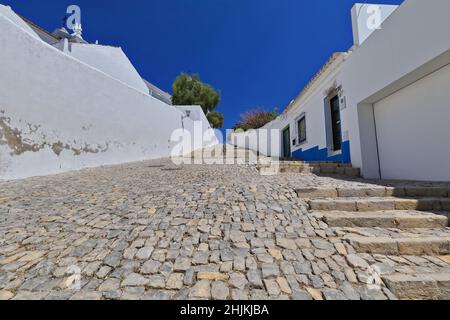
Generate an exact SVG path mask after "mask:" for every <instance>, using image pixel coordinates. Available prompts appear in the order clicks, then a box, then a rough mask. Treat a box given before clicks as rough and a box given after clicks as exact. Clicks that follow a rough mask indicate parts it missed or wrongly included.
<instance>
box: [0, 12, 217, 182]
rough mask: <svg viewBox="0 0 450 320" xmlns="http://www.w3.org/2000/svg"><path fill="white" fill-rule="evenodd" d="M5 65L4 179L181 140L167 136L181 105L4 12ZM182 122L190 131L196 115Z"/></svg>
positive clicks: (119, 158)
mask: <svg viewBox="0 0 450 320" xmlns="http://www.w3.org/2000/svg"><path fill="white" fill-rule="evenodd" d="M0 70H1V73H0V179H17V178H24V177H29V176H36V175H46V174H52V173H58V172H64V171H68V170H75V169H81V168H84V167H94V166H99V165H107V164H118V163H123V162H129V161H138V160H144V159H152V158H161V157H167V156H169V155H170V152H171V150H172V148H173V147H174V146H175V145H176V144H178V143H177V142H176V141H175V142H171V141H170V138H171V135H172V133H173V131H174V130H177V129H181V127H182V122H181V121H182V116H183V113H182V112H181V111H179V110H178V109H176V108H175V107H172V106H169V105H166V104H164V103H163V102H161V101H159V100H157V99H155V98H153V97H151V96H149V95H148V94H145V93H142V92H140V91H138V90H136V89H135V88H132V87H130V86H128V85H126V84H125V83H124V82H122V81H119V80H117V79H115V78H113V77H111V76H109V75H107V74H105V73H103V72H101V71H99V70H97V69H95V68H93V67H91V66H89V65H87V64H85V63H82V62H80V61H78V60H76V59H74V58H73V57H70V56H69V55H67V54H64V53H63V52H61V51H60V50H58V49H56V48H54V47H52V46H50V45H47V44H46V43H44V42H42V41H41V40H40V39H37V38H36V37H35V36H33V35H32V34H30V33H28V32H27V31H26V30H25V29H24V28H23V27H22V26H20V25H17V24H15V23H14V22H13V21H11V20H10V19H8V18H7V17H6V16H5V15H4V14H1V13H0ZM203 121H204V120H203ZM184 126H185V129H186V130H192V131H193V130H194V121H192V120H191V119H184ZM203 126H204V124H202V125H201V126H200V127H203ZM216 142H217V141H215V142H214V141H213V142H212V143H211V142H209V143H208V144H207V145H211V144H214V143H216ZM185 151H186V152H188V150H185Z"/></svg>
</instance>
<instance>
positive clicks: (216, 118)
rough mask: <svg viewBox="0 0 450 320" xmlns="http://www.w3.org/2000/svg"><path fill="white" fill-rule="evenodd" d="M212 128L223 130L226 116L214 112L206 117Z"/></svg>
mask: <svg viewBox="0 0 450 320" xmlns="http://www.w3.org/2000/svg"><path fill="white" fill-rule="evenodd" d="M206 118H208V121H209V123H210V124H211V127H213V128H215V129H218V128H223V121H224V116H223V114H221V113H220V112H217V111H212V112H210V113H208V114H207V115H206Z"/></svg>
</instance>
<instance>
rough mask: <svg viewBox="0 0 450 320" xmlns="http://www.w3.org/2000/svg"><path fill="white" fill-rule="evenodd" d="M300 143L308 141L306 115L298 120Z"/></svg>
mask: <svg viewBox="0 0 450 320" xmlns="http://www.w3.org/2000/svg"><path fill="white" fill-rule="evenodd" d="M297 130H298V143H299V144H301V143H303V142H305V141H306V117H305V116H304V115H303V116H302V117H301V118H300V119H299V120H298V122H297Z"/></svg>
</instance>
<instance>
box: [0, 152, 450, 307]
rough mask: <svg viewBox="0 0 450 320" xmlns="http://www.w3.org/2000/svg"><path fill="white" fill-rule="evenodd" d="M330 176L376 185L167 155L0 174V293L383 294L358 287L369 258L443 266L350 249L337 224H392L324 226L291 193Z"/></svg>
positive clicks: (392, 265) (384, 294)
mask: <svg viewBox="0 0 450 320" xmlns="http://www.w3.org/2000/svg"><path fill="white" fill-rule="evenodd" d="M341 186H346V187H348V186H352V187H358V188H364V187H366V188H368V187H370V188H374V187H377V186H376V185H374V184H371V183H369V182H363V181H360V180H358V179H350V178H349V179H346V180H340V179H338V178H331V177H319V176H316V175H313V174H300V173H283V174H278V175H272V176H262V175H260V174H259V172H258V171H257V169H256V168H255V167H254V166H251V165H182V166H175V165H173V164H171V163H170V161H169V160H155V161H145V162H139V163H132V164H126V165H119V166H110V167H102V168H96V169H87V170H83V171H80V172H71V173H65V174H60V175H55V176H48V177H37V178H31V179H26V180H21V181H12V182H3V183H0V299H301V300H303V299H330V300H335V299H356V300H359V299H364V300H368V299H395V298H396V296H395V295H394V293H393V292H391V291H390V290H389V289H388V288H387V287H386V286H385V285H384V284H383V283H381V285H380V286H379V287H376V286H375V287H373V286H369V285H368V283H372V279H371V277H372V276H373V275H372V274H371V273H370V270H371V268H370V267H371V266H374V265H376V266H377V268H378V269H381V270H382V271H386V270H387V271H392V272H394V271H399V270H401V271H402V272H403V273H413V272H416V271H417V270H421V272H424V271H427V272H428V271H429V272H434V271H435V270H440V272H442V270H445V271H446V272H450V265H449V264H448V263H447V262H445V260H444V259H439V258H438V257H436V256H431V255H424V254H421V255H420V256H418V255H414V254H409V255H402V254H398V255H396V254H392V255H385V254H379V253H357V251H356V250H355V248H354V246H353V245H352V244H351V242H349V241H346V240H345V238H346V236H347V235H348V234H349V233H351V234H356V235H360V236H361V235H365V236H367V235H371V234H373V235H376V236H380V234H383V235H385V236H390V237H393V234H395V233H400V232H401V231H399V230H398V229H395V228H385V229H382V228H359V229H357V228H351V227H346V226H343V227H330V226H328V225H327V224H326V223H325V222H324V220H323V219H322V218H321V217H320V216H319V215H317V214H315V213H314V212H311V211H309V210H308V205H307V203H306V202H305V201H304V199H302V198H301V197H299V196H298V195H297V192H296V190H297V189H299V188H311V187H314V188H318V187H333V188H338V187H341ZM402 232H403V231H402ZM408 232H409V233H414V232H416V231H415V229H411V230H410V231H408ZM424 232H425V231H424ZM425 233H426V232H425ZM429 234H432V235H436V236H437V235H439V236H440V237H442V238H444V239H447V238H448V236H449V234H450V232H449V231H448V228H447V229H446V228H445V227H444V228H441V229H439V230H437V231H434V229H430V230H429ZM446 237H447V238H446ZM394 238H395V236H394ZM448 239H450V238H448ZM447 246H448V242H447ZM447 249H448V247H447ZM369 266H370V267H369ZM78 270H79V271H81V272H80V274H79V278H78V273H77V271H78ZM71 277H72V278H71ZM78 279H79V280H80V283H79V288H76V285H77V280H78ZM70 280H73V281H70ZM74 286H75V287H74ZM77 289H79V290H77Z"/></svg>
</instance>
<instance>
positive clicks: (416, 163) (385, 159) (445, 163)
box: [374, 66, 450, 181]
mask: <svg viewBox="0 0 450 320" xmlns="http://www.w3.org/2000/svg"><path fill="white" fill-rule="evenodd" d="M374 110H375V121H376V126H377V136H378V148H379V156H380V167H381V175H382V178H383V179H407V180H430V181H450V66H446V67H444V68H442V69H440V70H438V71H436V72H434V73H433V74H431V75H429V76H427V77H425V78H423V79H421V80H419V81H418V82H416V83H413V84H412V85H410V86H408V87H406V88H404V89H402V90H400V91H398V92H396V93H394V94H393V95H391V96H389V97H387V98H385V99H383V100H381V101H380V102H378V103H376V104H375V106H374Z"/></svg>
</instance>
